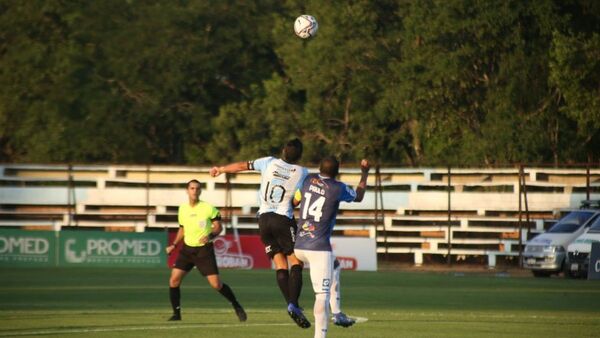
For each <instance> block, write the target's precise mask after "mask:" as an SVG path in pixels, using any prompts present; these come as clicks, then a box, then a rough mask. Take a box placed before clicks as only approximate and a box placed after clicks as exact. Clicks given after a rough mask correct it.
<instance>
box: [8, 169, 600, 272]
mask: <svg viewBox="0 0 600 338" xmlns="http://www.w3.org/2000/svg"><path fill="white" fill-rule="evenodd" d="M208 169H209V168H208V167H183V166H178V167H175V166H123V165H106V166H103V165H74V166H71V167H70V166H66V165H25V164H4V165H0V226H8V227H22V228H29V229H54V230H60V229H63V228H65V227H74V226H77V227H90V228H104V229H107V230H113V231H114V230H124V231H151V230H153V229H154V230H156V229H164V228H174V227H177V223H176V221H177V220H176V211H177V206H178V205H179V204H180V203H183V202H185V201H186V195H185V191H184V188H185V183H186V182H187V181H188V180H190V179H193V178H195V179H198V180H199V181H201V182H202V183H203V192H202V195H201V198H202V199H203V200H206V201H208V202H210V203H212V204H214V205H215V206H217V207H219V208H221V209H224V208H225V207H226V206H227V205H229V206H230V207H231V208H229V209H227V210H224V212H223V213H224V214H225V215H226V216H227V218H228V219H227V224H228V228H229V229H232V227H235V228H236V229H237V230H239V231H240V232H256V229H257V226H256V222H255V220H254V213H255V212H256V205H257V198H258V193H257V190H258V186H259V179H260V176H259V175H258V174H257V173H254V172H247V173H239V174H236V175H231V176H230V182H229V183H230V185H229V186H230V189H231V190H230V193H231V194H230V196H231V201H230V203H227V191H228V190H227V189H226V187H227V184H226V179H225V176H224V175H222V176H220V177H218V178H212V177H210V175H209V174H208ZM314 170H315V169H314V168H313V169H311V171H314ZM359 177H360V171H359V170H358V169H343V170H342V171H341V176H340V179H341V180H342V181H345V182H347V183H350V184H354V185H355V184H356V183H358V180H359ZM381 178H382V192H381V194H382V196H383V208H384V209H385V210H384V219H382V220H381V221H380V222H376V221H375V207H376V199H375V196H376V193H375V189H374V188H375V177H374V175H373V171H372V173H371V176H370V177H369V181H368V184H369V188H368V192H367V194H366V196H365V199H364V200H363V202H362V203H342V204H341V213H340V216H339V221H338V226H337V227H336V233H338V234H345V235H362V236H371V237H376V238H377V241H378V252H379V253H381V254H386V256H388V255H391V256H394V255H396V256H402V255H404V256H406V255H409V256H410V257H411V259H413V260H414V262H415V263H416V264H422V263H424V259H425V260H426V258H427V257H430V256H436V255H437V256H443V255H446V254H447V247H448V244H447V243H448V241H451V242H452V252H451V254H452V255H453V256H454V257H456V258H461V257H462V258H464V257H469V256H481V257H485V258H486V259H487V261H488V264H489V265H490V266H494V265H495V264H496V256H505V257H514V256H515V255H518V250H519V246H518V244H519V239H520V241H521V242H522V243H524V242H525V241H526V240H527V238H528V237H531V236H533V235H535V234H536V233H539V232H542V231H543V230H544V229H545V228H547V227H548V225H549V224H552V221H551V219H552V218H554V215H555V214H556V212H557V210H560V209H568V208H577V207H578V206H579V204H580V202H581V201H582V200H584V199H586V192H587V184H586V180H587V177H586V170H584V169H568V170H567V169H549V168H526V169H525V182H526V188H527V202H528V203H527V206H528V209H529V211H530V217H531V220H530V223H527V224H524V217H525V216H522V217H523V221H522V223H521V224H524V226H523V229H521V232H519V225H518V224H519V222H518V209H519V206H518V202H519V184H518V169H517V168H502V169H453V170H452V177H451V188H452V194H451V202H452V219H451V226H450V230H448V221H447V216H446V215H447V207H448V194H447V184H448V175H447V169H446V168H442V169H440V168H383V169H381ZM589 179H590V194H591V195H590V198H591V199H599V198H600V169H598V168H594V169H592V170H590V175H589ZM379 207H381V205H379ZM376 223H379V225H376Z"/></svg>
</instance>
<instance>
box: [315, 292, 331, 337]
mask: <svg viewBox="0 0 600 338" xmlns="http://www.w3.org/2000/svg"><path fill="white" fill-rule="evenodd" d="M328 302H329V293H328V292H326V293H317V294H315V307H314V315H315V338H325V337H326V336H327V325H328V324H329V320H328V319H329V308H328V306H327V303H328Z"/></svg>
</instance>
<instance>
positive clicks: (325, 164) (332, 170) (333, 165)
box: [319, 156, 340, 178]
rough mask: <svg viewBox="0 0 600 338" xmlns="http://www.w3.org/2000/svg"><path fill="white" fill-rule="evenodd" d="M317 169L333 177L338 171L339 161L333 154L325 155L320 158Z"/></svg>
mask: <svg viewBox="0 0 600 338" xmlns="http://www.w3.org/2000/svg"><path fill="white" fill-rule="evenodd" d="M319 171H320V172H321V174H323V175H325V176H328V177H331V178H335V177H336V176H337V175H338V174H339V172H340V162H338V160H337V158H335V157H334V156H327V157H325V158H324V159H322V160H321V165H320V166H319Z"/></svg>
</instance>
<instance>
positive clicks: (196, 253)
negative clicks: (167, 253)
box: [175, 243, 219, 276]
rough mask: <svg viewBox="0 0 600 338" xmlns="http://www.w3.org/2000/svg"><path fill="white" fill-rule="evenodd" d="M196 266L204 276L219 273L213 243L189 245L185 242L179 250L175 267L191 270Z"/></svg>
mask: <svg viewBox="0 0 600 338" xmlns="http://www.w3.org/2000/svg"><path fill="white" fill-rule="evenodd" d="M194 266H195V267H196V268H197V269H198V271H200V273H201V274H202V276H210V275H218V274H219V268H218V267H217V258H216V256H215V249H214V246H213V244H212V243H206V244H205V245H203V246H198V247H194V246H187V245H186V244H185V243H184V244H183V247H182V248H181V250H180V251H179V256H177V260H176V261H175V267H176V268H177V269H181V270H184V271H188V272H189V271H190V270H192V268H193V267H194Z"/></svg>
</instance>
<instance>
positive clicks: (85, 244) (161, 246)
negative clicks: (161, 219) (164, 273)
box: [58, 230, 167, 267]
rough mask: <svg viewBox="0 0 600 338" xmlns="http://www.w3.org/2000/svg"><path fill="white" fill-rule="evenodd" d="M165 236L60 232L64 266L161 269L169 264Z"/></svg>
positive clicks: (153, 233) (60, 255)
mask: <svg viewBox="0 0 600 338" xmlns="http://www.w3.org/2000/svg"><path fill="white" fill-rule="evenodd" d="M166 240H167V236H166V235H165V233H163V232H142V233H139V232H103V231H68V230H63V231H61V232H60V241H59V243H60V250H59V256H58V258H59V265H60V266H85V267H103V266H106V267H159V266H164V265H165V264H166V263H167V261H166V255H165V252H164V250H165V245H166Z"/></svg>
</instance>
